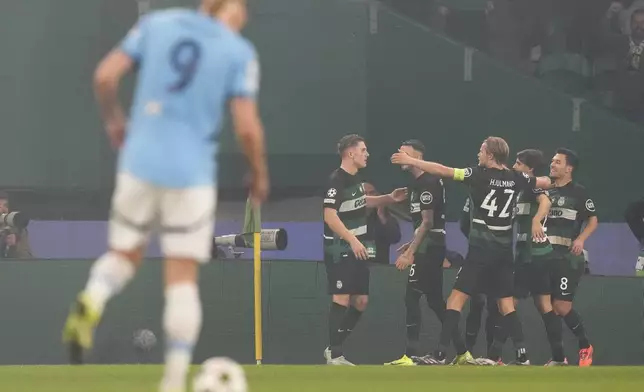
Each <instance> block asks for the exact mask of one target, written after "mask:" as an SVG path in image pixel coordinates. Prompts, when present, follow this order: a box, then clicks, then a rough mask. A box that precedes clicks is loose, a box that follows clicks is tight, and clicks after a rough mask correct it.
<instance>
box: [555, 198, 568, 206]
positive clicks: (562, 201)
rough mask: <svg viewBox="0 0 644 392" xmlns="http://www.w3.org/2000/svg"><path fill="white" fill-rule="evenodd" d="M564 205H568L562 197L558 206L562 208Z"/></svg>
mask: <svg viewBox="0 0 644 392" xmlns="http://www.w3.org/2000/svg"><path fill="white" fill-rule="evenodd" d="M564 204H566V198H565V197H563V196H562V197H560V198H559V200H557V205H558V206H559V207H561V206H563V205H564Z"/></svg>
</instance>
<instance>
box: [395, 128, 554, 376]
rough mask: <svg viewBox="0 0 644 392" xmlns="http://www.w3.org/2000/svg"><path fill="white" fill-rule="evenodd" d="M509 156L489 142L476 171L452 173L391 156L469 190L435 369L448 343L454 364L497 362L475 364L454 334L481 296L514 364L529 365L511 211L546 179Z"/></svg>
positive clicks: (503, 146) (501, 143)
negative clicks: (464, 234) (497, 319)
mask: <svg viewBox="0 0 644 392" xmlns="http://www.w3.org/2000/svg"><path fill="white" fill-rule="evenodd" d="M509 153H510V149H509V147H508V144H507V143H506V142H505V140H503V139H502V138H499V137H488V138H487V139H485V141H484V142H483V143H482V144H481V148H480V150H479V153H478V161H479V164H478V166H477V167H469V168H465V169H454V168H451V167H446V166H443V165H441V164H439V163H435V162H426V161H423V160H419V159H414V158H412V157H411V156H409V155H408V154H406V153H405V152H403V151H399V152H397V153H395V154H394V155H393V156H392V157H391V161H392V162H393V163H395V164H398V165H409V166H413V167H416V168H419V169H421V170H423V171H425V172H428V173H430V174H434V175H437V176H440V177H443V178H451V179H453V180H455V181H461V182H463V183H464V184H465V185H467V186H468V188H469V201H470V206H471V208H470V225H471V226H470V232H469V238H468V241H469V249H468V254H467V259H466V261H465V263H464V264H463V267H462V269H461V270H460V271H459V273H458V275H457V278H456V282H455V283H454V288H453V289H452V292H451V294H450V296H449V298H448V299H447V311H446V312H445V319H444V322H443V330H442V331H441V336H440V344H439V347H438V350H437V351H436V352H435V354H434V359H435V360H436V363H437V364H444V363H445V360H446V352H447V349H448V348H449V345H450V343H451V342H453V343H454V346H455V348H456V354H457V355H456V358H455V359H454V362H453V363H456V364H474V365H477V364H481V365H488V364H489V365H493V364H496V363H497V361H499V360H500V353H499V354H498V355H497V357H496V358H489V359H478V360H475V359H474V358H473V357H472V355H471V354H470V353H469V351H467V349H466V347H465V343H464V341H463V337H462V335H461V333H460V331H459V327H458V324H459V320H460V317H461V310H462V309H463V307H464V305H465V303H466V302H467V300H468V299H469V298H470V297H471V296H473V295H476V294H478V293H481V292H482V293H485V294H487V295H488V296H489V298H491V299H495V300H497V302H498V306H499V310H500V312H501V314H502V315H503V319H502V325H503V327H504V328H500V329H499V330H503V329H505V330H507V331H508V332H509V334H510V337H511V338H512V340H513V342H514V344H515V347H516V354H517V362H516V363H518V364H529V361H528V358H527V353H526V349H525V345H524V338H523V330H522V327H521V322H520V320H519V317H518V315H517V313H516V311H515V309H514V300H513V292H514V278H513V249H512V247H513V230H512V224H513V220H514V214H513V208H514V204H515V202H516V196H517V195H518V193H519V192H520V191H522V190H527V191H531V190H532V189H533V188H549V187H550V186H551V180H550V179H549V178H548V177H539V178H537V177H531V176H529V175H527V174H524V173H518V172H515V171H513V170H509V169H508V168H507V167H506V166H505V165H506V162H507V160H508V157H509ZM495 340H499V341H503V340H504V336H495Z"/></svg>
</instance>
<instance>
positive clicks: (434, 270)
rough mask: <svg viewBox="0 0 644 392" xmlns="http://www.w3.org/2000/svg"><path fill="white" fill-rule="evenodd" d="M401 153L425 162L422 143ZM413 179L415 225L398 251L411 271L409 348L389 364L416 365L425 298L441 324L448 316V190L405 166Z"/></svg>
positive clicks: (433, 178) (409, 143)
mask: <svg viewBox="0 0 644 392" xmlns="http://www.w3.org/2000/svg"><path fill="white" fill-rule="evenodd" d="M400 151H404V152H405V153H406V154H408V155H409V156H412V157H414V158H417V159H423V154H424V153H425V146H424V145H423V143H421V142H420V141H419V140H408V141H406V142H404V143H403V144H402V146H401V147H400ZM402 169H403V170H405V171H408V172H409V173H410V174H411V176H412V182H411V184H410V186H409V187H408V191H409V197H408V200H409V212H410V214H411V219H412V222H413V224H414V236H413V237H412V239H411V241H409V242H408V243H406V244H404V245H403V246H401V247H400V249H398V251H399V252H401V254H400V256H399V257H398V260H396V268H398V269H399V270H405V269H407V268H410V270H409V276H408V278H407V290H406V292H405V310H406V326H407V347H406V349H405V354H404V355H403V356H402V357H401V358H400V359H397V360H395V361H393V362H389V363H386V364H385V365H397V366H413V365H415V364H416V363H415V362H414V360H415V359H416V357H418V356H419V354H420V353H419V350H420V342H419V336H420V328H421V312H420V299H421V298H422V297H423V296H425V300H426V301H427V305H429V308H430V309H432V310H433V311H434V313H435V314H436V317H437V318H438V320H439V321H441V322H442V321H443V317H444V315H445V300H444V299H443V261H444V260H445V188H444V187H443V179H442V178H439V177H436V176H433V175H431V174H429V173H425V172H423V171H422V170H420V169H418V168H416V167H413V166H405V165H403V166H402Z"/></svg>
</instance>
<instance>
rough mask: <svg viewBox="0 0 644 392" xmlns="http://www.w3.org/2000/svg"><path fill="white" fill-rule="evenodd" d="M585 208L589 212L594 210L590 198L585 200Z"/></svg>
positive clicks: (593, 204)
mask: <svg viewBox="0 0 644 392" xmlns="http://www.w3.org/2000/svg"><path fill="white" fill-rule="evenodd" d="M586 209H587V210H588V211H590V212H595V203H594V202H593V201H592V200H591V199H588V200H586Z"/></svg>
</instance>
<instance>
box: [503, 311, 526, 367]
mask: <svg viewBox="0 0 644 392" xmlns="http://www.w3.org/2000/svg"><path fill="white" fill-rule="evenodd" d="M504 319H505V325H504V328H507V330H508V334H509V335H510V337H511V338H512V342H513V343H514V348H515V349H516V353H517V359H518V360H520V361H521V362H524V361H526V360H527V353H526V349H525V343H524V337H523V327H522V326H521V320H519V314H518V313H517V312H516V311H514V312H511V313H508V314H506V315H505V317H504Z"/></svg>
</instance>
